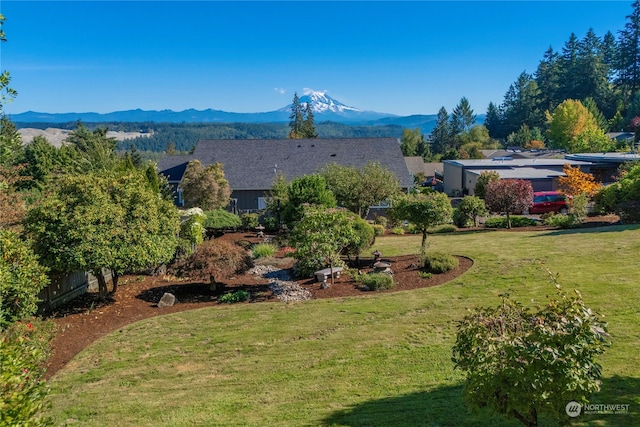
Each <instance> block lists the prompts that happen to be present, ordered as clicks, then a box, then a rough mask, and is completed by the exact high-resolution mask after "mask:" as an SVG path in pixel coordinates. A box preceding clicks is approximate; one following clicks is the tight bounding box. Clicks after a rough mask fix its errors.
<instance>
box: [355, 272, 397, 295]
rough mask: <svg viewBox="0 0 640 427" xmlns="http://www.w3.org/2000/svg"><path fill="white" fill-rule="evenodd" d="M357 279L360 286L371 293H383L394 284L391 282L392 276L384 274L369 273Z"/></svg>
mask: <svg viewBox="0 0 640 427" xmlns="http://www.w3.org/2000/svg"><path fill="white" fill-rule="evenodd" d="M357 277H359V281H360V283H361V284H362V285H364V286H366V287H368V288H369V290H372V291H385V290H387V289H391V288H393V287H394V286H395V285H396V284H395V282H394V281H393V276H391V275H390V274H386V273H370V274H365V275H362V276H357Z"/></svg>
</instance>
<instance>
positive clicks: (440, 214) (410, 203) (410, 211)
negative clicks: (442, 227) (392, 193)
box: [392, 193, 453, 255]
mask: <svg viewBox="0 0 640 427" xmlns="http://www.w3.org/2000/svg"><path fill="white" fill-rule="evenodd" d="M452 213H453V208H452V207H451V201H450V200H449V197H448V196H447V195H446V194H444V193H429V194H409V195H406V196H404V197H402V198H400V199H398V200H397V201H395V202H394V205H393V209H392V215H393V217H394V218H395V219H398V220H406V221H409V222H410V223H411V224H414V225H415V226H416V227H417V228H418V229H419V230H420V232H422V244H421V246H420V252H421V253H422V255H424V254H426V253H427V230H428V229H429V227H433V226H435V225H439V224H446V223H449V222H451V215H452Z"/></svg>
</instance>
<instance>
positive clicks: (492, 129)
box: [484, 102, 506, 139]
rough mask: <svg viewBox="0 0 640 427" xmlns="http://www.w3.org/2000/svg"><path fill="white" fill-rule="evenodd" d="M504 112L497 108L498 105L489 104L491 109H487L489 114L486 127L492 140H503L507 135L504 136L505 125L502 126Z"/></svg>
mask: <svg viewBox="0 0 640 427" xmlns="http://www.w3.org/2000/svg"><path fill="white" fill-rule="evenodd" d="M502 121H503V118H502V111H501V110H500V108H498V107H496V104H494V103H493V102H490V103H489V107H488V108H487V114H486V116H485V119H484V125H485V126H486V128H487V130H488V131H489V135H490V136H491V137H492V138H497V139H502V138H504V137H505V136H506V135H504V132H503V131H502V129H503V124H502Z"/></svg>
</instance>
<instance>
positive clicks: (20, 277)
mask: <svg viewBox="0 0 640 427" xmlns="http://www.w3.org/2000/svg"><path fill="white" fill-rule="evenodd" d="M0 254H2V256H0V330H2V329H4V328H5V327H7V326H8V325H10V324H11V323H13V322H16V321H18V320H21V319H23V318H25V317H27V316H31V315H33V314H35V313H36V310H37V309H38V305H37V304H38V301H39V300H38V293H39V292H40V291H41V290H42V289H43V288H44V287H46V286H47V285H48V284H49V278H48V277H47V269H46V268H44V267H43V266H42V265H40V263H39V262H38V259H37V257H36V256H35V254H34V253H33V251H32V250H31V249H30V248H29V245H28V243H27V242H25V241H23V240H21V239H20V238H19V237H18V235H17V234H16V233H13V232H11V231H5V230H1V229H0Z"/></svg>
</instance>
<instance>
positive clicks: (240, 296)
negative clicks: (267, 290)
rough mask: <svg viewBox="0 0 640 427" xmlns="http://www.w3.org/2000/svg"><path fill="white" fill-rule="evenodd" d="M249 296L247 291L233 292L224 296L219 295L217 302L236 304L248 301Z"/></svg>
mask: <svg viewBox="0 0 640 427" xmlns="http://www.w3.org/2000/svg"><path fill="white" fill-rule="evenodd" d="M250 296H251V295H250V294H249V292H247V291H242V290H240V291H233V292H229V293H226V294H224V295H221V296H220V298H218V302H220V303H222V304H233V303H236V302H242V301H246V300H248V299H249V297H250Z"/></svg>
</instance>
